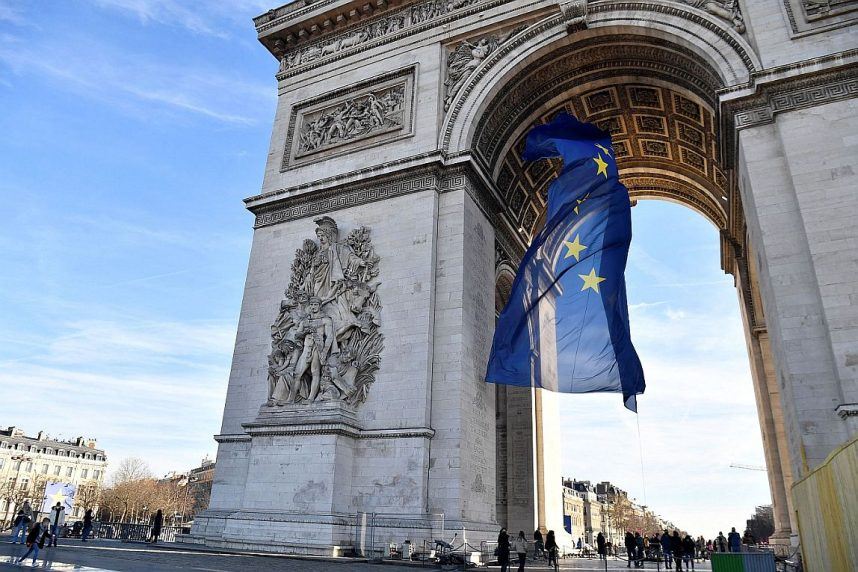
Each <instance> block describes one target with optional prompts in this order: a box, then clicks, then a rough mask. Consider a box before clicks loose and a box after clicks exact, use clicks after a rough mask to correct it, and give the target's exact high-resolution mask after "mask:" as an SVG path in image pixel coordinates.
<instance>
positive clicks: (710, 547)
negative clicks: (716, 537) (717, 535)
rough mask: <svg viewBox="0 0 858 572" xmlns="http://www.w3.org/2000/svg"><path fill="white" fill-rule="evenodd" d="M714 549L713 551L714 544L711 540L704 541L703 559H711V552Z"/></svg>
mask: <svg viewBox="0 0 858 572" xmlns="http://www.w3.org/2000/svg"><path fill="white" fill-rule="evenodd" d="M714 549H715V543H714V542H712V539H711V538H710V539H709V540H707V541H706V555H705V556H704V558H705V559H707V560H708V559H709V558H711V557H712V551H713V550H714Z"/></svg>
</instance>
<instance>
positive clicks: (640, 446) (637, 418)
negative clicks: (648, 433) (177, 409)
mask: <svg viewBox="0 0 858 572" xmlns="http://www.w3.org/2000/svg"><path fill="white" fill-rule="evenodd" d="M635 421H637V424H638V452H639V453H640V457H641V487H642V488H643V501H644V506H649V503H647V502H646V476H644V460H643V439H641V417H640V415H637V414H636V415H635Z"/></svg>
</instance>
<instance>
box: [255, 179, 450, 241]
mask: <svg viewBox="0 0 858 572" xmlns="http://www.w3.org/2000/svg"><path fill="white" fill-rule="evenodd" d="M439 182H440V175H439V172H438V168H437V167H436V166H431V167H418V168H413V169H412V170H410V171H409V172H408V173H407V174H403V173H402V172H399V173H396V174H395V175H394V176H392V177H390V178H381V177H380V178H377V179H374V180H369V181H365V182H362V183H360V184H358V185H354V184H349V185H342V186H337V187H333V188H329V189H326V190H324V191H317V192H309V193H303V194H300V195H295V196H292V197H287V198H284V199H282V200H280V201H277V202H275V203H272V204H270V205H266V206H265V207H262V208H259V209H252V210H253V211H254V214H256V223H255V225H254V228H261V227H264V226H269V225H272V224H278V223H281V222H286V221H290V220H296V219H300V218H306V217H309V216H313V215H321V214H325V213H330V212H334V211H337V210H340V209H345V208H350V207H354V206H358V205H362V204H367V203H371V202H375V201H381V200H386V199H391V198H394V197H398V196H402V195H408V194H411V193H417V192H421V191H429V190H434V191H438V187H439Z"/></svg>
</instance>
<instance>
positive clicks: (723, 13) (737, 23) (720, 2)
mask: <svg viewBox="0 0 858 572" xmlns="http://www.w3.org/2000/svg"><path fill="white" fill-rule="evenodd" d="M679 1H680V2H682V3H683V4H688V5H689V6H692V7H694V8H700V9H701V10H705V11H706V12H709V13H710V14H712V15H714V16H718V17H719V18H721V19H723V20H726V21H728V22H730V23H731V24H732V25H733V27H734V28H735V29H736V31H737V32H739V33H740V34H744V33H745V18H744V17H743V16H742V9H741V8H740V7H739V0H679Z"/></svg>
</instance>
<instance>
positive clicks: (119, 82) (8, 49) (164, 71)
mask: <svg viewBox="0 0 858 572" xmlns="http://www.w3.org/2000/svg"><path fill="white" fill-rule="evenodd" d="M0 62H2V63H4V64H6V65H7V66H8V67H9V68H11V70H12V71H13V72H15V73H16V74H19V75H29V74H36V75H39V76H42V77H43V78H45V79H47V80H49V81H51V82H53V83H54V84H55V86H56V88H57V89H63V90H69V91H72V92H74V93H76V94H78V95H80V96H83V97H87V98H93V99H97V100H99V101H101V102H104V103H108V104H110V105H112V106H114V107H116V108H119V109H121V110H124V111H126V112H130V113H132V114H134V115H136V116H138V117H139V118H141V119H146V120H147V121H150V120H152V119H156V118H157V115H155V112H156V111H158V110H161V111H166V112H170V113H172V114H173V115H175V114H177V113H179V114H186V115H192V116H198V117H204V118H209V119H213V120H215V121H217V122H220V123H226V124H233V125H252V124H255V123H257V122H259V121H260V120H261V119H263V118H266V119H267V118H268V112H269V110H270V109H272V108H273V104H274V100H275V98H276V90H275V89H274V87H273V85H268V84H267V83H265V84H263V83H260V82H258V81H257V80H253V79H249V78H246V77H240V76H236V75H229V74H226V73H225V72H224V71H223V69H216V68H214V67H202V68H201V67H200V66H199V65H196V64H188V65H180V64H176V63H172V62H169V63H168V62H164V61H159V60H157V59H154V58H153V57H152V56H151V55H148V54H144V53H132V52H131V51H129V50H128V49H127V48H124V49H120V50H117V49H116V47H115V46H113V47H111V46H105V45H101V44H98V43H94V42H93V41H92V40H89V39H87V40H84V39H75V38H73V37H67V38H65V39H64V51H63V57H62V58H57V57H56V54H54V53H53V51H52V46H51V45H50V44H47V43H44V42H23V41H21V40H20V39H19V38H17V37H15V36H10V35H5V36H2V37H0Z"/></svg>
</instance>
